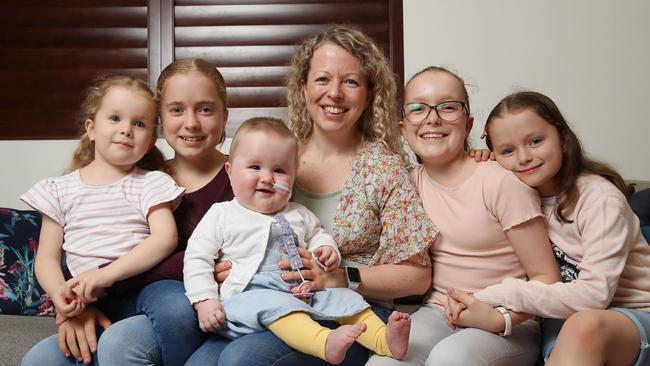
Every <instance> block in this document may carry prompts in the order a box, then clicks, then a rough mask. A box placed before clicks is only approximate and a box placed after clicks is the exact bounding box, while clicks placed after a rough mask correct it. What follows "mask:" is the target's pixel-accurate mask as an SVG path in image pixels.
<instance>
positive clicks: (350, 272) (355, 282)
mask: <svg viewBox="0 0 650 366" xmlns="http://www.w3.org/2000/svg"><path fill="white" fill-rule="evenodd" d="M343 268H344V269H345V277H346V278H347V280H348V288H349V289H350V290H354V291H356V290H357V289H358V288H359V285H360V284H361V275H360V274H359V268H356V267H343Z"/></svg>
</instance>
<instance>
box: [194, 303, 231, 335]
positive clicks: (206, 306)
mask: <svg viewBox="0 0 650 366" xmlns="http://www.w3.org/2000/svg"><path fill="white" fill-rule="evenodd" d="M194 309H196V312H197V313H198V315H199V328H201V330H202V331H204V332H206V333H207V332H214V331H215V330H218V329H221V328H223V327H224V326H225V325H226V313H225V312H224V311H223V306H221V303H220V302H219V300H217V299H208V300H205V301H200V302H197V303H195V304H194Z"/></svg>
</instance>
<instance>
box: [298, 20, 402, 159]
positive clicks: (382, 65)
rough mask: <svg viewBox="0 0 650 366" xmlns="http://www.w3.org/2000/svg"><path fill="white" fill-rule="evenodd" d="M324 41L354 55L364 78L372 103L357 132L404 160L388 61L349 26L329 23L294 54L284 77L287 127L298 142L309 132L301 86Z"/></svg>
mask: <svg viewBox="0 0 650 366" xmlns="http://www.w3.org/2000/svg"><path fill="white" fill-rule="evenodd" d="M328 43H329V44H334V45H337V46H339V47H341V48H343V49H345V50H346V51H347V52H349V53H350V54H351V55H352V56H354V57H356V58H357V59H358V60H359V62H360V63H361V69H362V70H363V73H364V76H365V77H366V80H367V81H368V90H369V91H370V93H371V96H372V103H370V105H369V106H368V108H366V110H365V111H364V112H363V114H362V115H361V117H360V119H359V123H358V124H357V128H358V131H359V133H360V135H361V136H362V137H363V138H364V139H366V140H370V141H378V142H381V143H382V144H384V145H385V146H386V147H387V148H388V149H389V150H390V151H392V152H394V153H397V154H400V155H401V156H402V159H403V160H404V162H406V163H408V158H407V156H406V154H405V152H404V149H403V146H402V140H401V139H400V133H399V128H398V126H397V100H396V96H397V88H396V86H395V78H394V76H393V73H392V71H391V68H390V65H389V63H388V60H387V59H386V57H385V56H384V54H383V53H382V52H381V50H380V49H379V47H377V45H376V44H375V42H374V41H373V40H372V39H370V38H369V37H368V36H367V35H365V34H364V33H362V32H361V31H359V30H357V29H354V28H352V27H350V26H344V25H333V26H330V27H328V28H327V29H325V30H323V31H322V32H320V33H318V34H316V35H314V36H312V37H310V38H308V39H306V40H305V41H303V42H302V44H301V45H300V48H299V49H298V51H297V52H296V53H295V54H294V56H293V59H292V61H291V67H290V69H289V75H288V76H287V89H288V90H287V102H288V109H289V122H288V127H289V128H290V129H291V131H293V133H294V134H295V135H296V138H297V139H298V141H299V142H300V143H301V144H303V143H305V142H306V141H307V139H308V138H309V136H311V134H312V132H313V121H312V119H311V117H310V116H309V113H308V111H307V102H306V100H305V96H304V94H303V91H302V85H303V83H305V82H306V81H307V76H308V74H309V68H310V64H311V60H312V57H313V56H314V52H315V51H316V50H317V49H318V48H319V47H321V46H322V45H324V44H328Z"/></svg>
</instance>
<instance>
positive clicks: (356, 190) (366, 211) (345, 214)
mask: <svg viewBox="0 0 650 366" xmlns="http://www.w3.org/2000/svg"><path fill="white" fill-rule="evenodd" d="M332 230H333V233H332V234H333V236H334V239H336V241H337V243H338V245H339V250H340V251H341V255H342V256H343V258H345V259H346V260H348V261H353V262H357V263H360V264H363V265H367V266H372V265H377V264H386V263H398V262H401V261H403V260H405V259H408V258H411V257H412V259H413V260H414V261H415V262H416V263H418V264H421V265H424V266H431V259H430V257H429V254H428V250H429V247H430V246H432V245H433V242H434V241H435V238H436V236H437V235H438V230H437V229H436V227H435V226H434V225H433V223H432V222H431V219H430V218H429V216H428V215H427V213H426V212H425V211H424V208H423V206H422V202H421V201H420V196H419V195H418V193H417V191H416V189H415V185H414V184H413V183H412V181H411V178H410V176H409V173H408V169H407V167H406V166H405V164H404V163H403V161H402V159H401V157H400V156H399V155H398V154H395V153H392V152H390V151H389V150H388V148H386V147H385V146H384V145H383V144H381V143H379V142H370V141H364V143H363V144H362V147H361V149H360V150H359V152H358V153H357V156H356V158H355V160H354V162H353V163H352V167H351V169H350V174H349V175H348V177H347V180H346V182H345V185H344V187H343V190H342V192H341V201H340V202H339V206H338V209H337V211H336V214H335V215H334V217H333V219H332Z"/></svg>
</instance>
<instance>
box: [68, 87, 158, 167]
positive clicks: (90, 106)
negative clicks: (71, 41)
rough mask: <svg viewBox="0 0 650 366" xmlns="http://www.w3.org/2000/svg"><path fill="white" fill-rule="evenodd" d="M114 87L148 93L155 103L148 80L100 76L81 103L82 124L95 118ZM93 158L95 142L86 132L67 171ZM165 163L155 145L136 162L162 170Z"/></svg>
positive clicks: (82, 165)
mask: <svg viewBox="0 0 650 366" xmlns="http://www.w3.org/2000/svg"><path fill="white" fill-rule="evenodd" d="M113 87H123V88H127V89H130V90H133V91H136V92H138V93H141V94H143V95H146V96H147V97H149V98H151V103H154V104H155V98H154V94H153V91H151V88H149V84H147V82H146V81H144V80H140V79H134V78H131V77H130V76H110V77H109V76H99V77H97V78H96V79H95V82H94V84H93V85H92V86H90V87H89V88H88V89H87V91H86V97H85V98H84V100H83V102H82V103H81V121H82V124H83V123H84V122H85V121H86V120H88V119H90V120H95V116H96V115H97V111H98V110H99V108H100V107H101V105H102V100H103V99H104V97H105V96H106V94H107V93H108V91H109V90H110V89H111V88H113ZM156 120H157V116H154V120H153V121H152V122H153V123H156ZM154 131H156V129H154ZM156 136H157V134H156V133H154V139H155V138H156ZM93 160H95V143H94V141H91V140H90V138H89V137H88V134H87V133H86V132H84V133H83V134H82V135H81V137H80V138H79V145H78V146H77V148H76V150H75V152H74V155H73V156H72V161H71V162H70V166H69V167H68V169H67V170H66V172H72V171H74V170H77V169H81V168H83V167H85V166H86V165H88V164H90V163H92V162H93ZM164 165H165V157H164V156H163V154H162V152H161V151H160V150H158V148H157V147H156V146H155V145H154V146H153V147H152V148H151V149H150V150H149V152H147V153H146V154H145V156H144V157H142V159H140V161H138V162H137V164H136V166H137V167H139V168H141V169H145V170H161V169H163V168H164Z"/></svg>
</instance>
